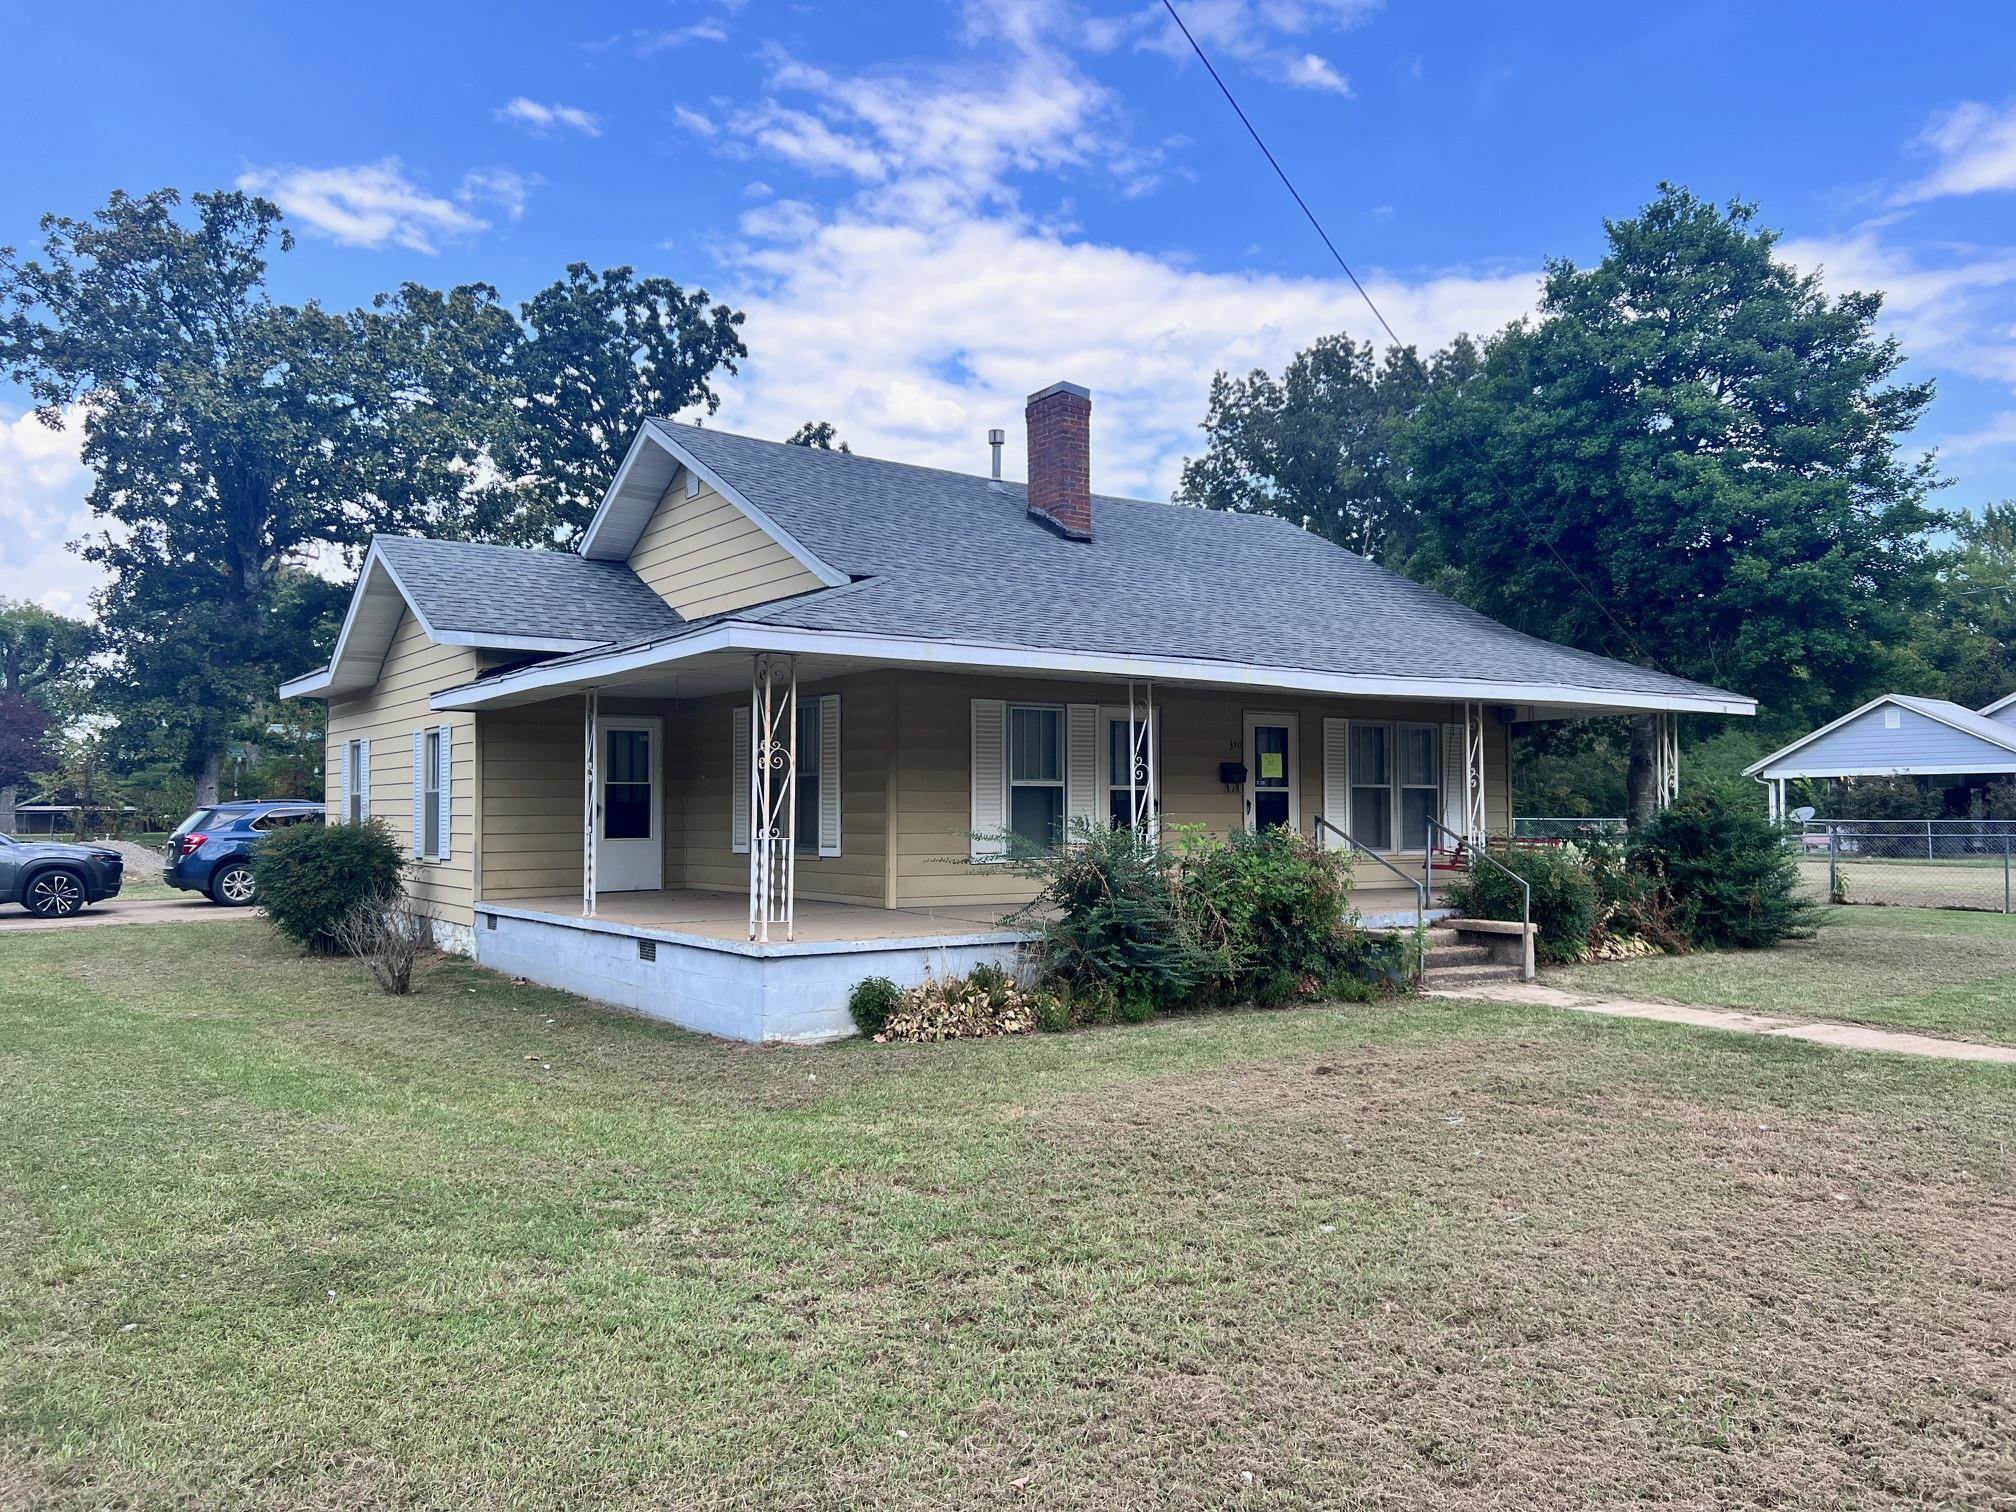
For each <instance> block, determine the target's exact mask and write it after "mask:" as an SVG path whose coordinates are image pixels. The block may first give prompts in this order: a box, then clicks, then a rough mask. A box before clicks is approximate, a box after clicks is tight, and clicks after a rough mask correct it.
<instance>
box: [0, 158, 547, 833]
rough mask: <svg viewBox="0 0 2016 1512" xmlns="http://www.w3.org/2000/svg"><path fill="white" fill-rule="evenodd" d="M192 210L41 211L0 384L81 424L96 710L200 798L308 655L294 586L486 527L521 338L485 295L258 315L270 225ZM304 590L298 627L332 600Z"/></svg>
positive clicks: (246, 201)
mask: <svg viewBox="0 0 2016 1512" xmlns="http://www.w3.org/2000/svg"><path fill="white" fill-rule="evenodd" d="M191 205H192V207H193V216H190V215H185V214H183V213H182V212H181V200H180V197H179V196H178V195H177V194H176V193H175V192H174V191H172V190H160V191H157V192H155V193H153V194H148V195H145V196H140V197H132V196H128V195H125V194H114V195H113V196H112V198H111V199H110V200H109V201H108V202H107V203H106V205H105V206H104V207H103V208H102V209H101V210H99V211H98V212H96V214H94V215H93V216H92V217H90V218H89V219H84V220H79V219H72V218H69V217H64V216H48V217H45V218H44V219H43V221H42V229H43V232H44V243H43V251H42V256H41V257H40V258H25V259H24V258H21V257H18V256H17V255H16V254H15V253H14V251H13V250H12V249H5V250H0V312H4V314H0V368H4V369H5V370H6V371H7V372H8V373H9V375H10V376H11V377H12V378H13V379H14V381H16V382H18V383H21V384H24V385H25V386H26V387H27V388H28V390H29V392H30V393H31V394H32V395H33V397H34V399H35V401H36V404H37V407H38V413H39V414H40V416H41V418H42V420H43V421H44V423H46V424H48V425H51V426H53V427H58V428H60V427H62V426H64V425H66V424H72V423H75V424H80V425H81V426H82V428H83V447H82V454H83V458H84V461H85V462H86V464H87V465H89V466H90V467H91V469H92V471H93V473H94V475H95V476H94V481H93V485H92V489H91V492H90V496H89V502H90V505H91V508H92V510H93V512H94V513H95V514H96V515H97V516H98V517H99V518H100V519H101V520H104V521H106V522H107V524H108V526H110V527H113V528H107V529H105V530H102V531H100V532H98V533H97V534H95V535H93V536H92V537H91V538H90V539H89V540H88V541H87V542H86V543H85V544H84V546H83V554H84V555H85V556H86V557H87V558H89V559H90V560H92V561H94V562H97V563H99V564H100V565H102V566H104V567H105V568H107V569H108V570H109V571H110V573H111V574H112V581H111V584H110V586H109V587H108V588H107V589H106V590H105V591H104V593H103V594H102V596H101V601H100V604H99V609H100V616H101V621H102V623H103V625H104V627H105V630H106V634H107V638H108V641H109V645H110V650H111V653H112V656H113V659H114V665H113V669H112V674H113V675H109V676H107V677H106V678H105V679H104V680H103V682H102V685H101V699H100V702H101V707H102V708H103V709H104V710H105V711H106V712H109V713H112V714H114V715H115V716H117V717H118V718H119V719H120V721H121V725H122V735H121V739H122V741H124V742H125V743H127V744H132V743H135V742H139V743H144V744H146V745H148V746H150V747H153V748H157V749H158V748H160V747H162V746H164V745H165V746H172V747H173V748H174V753H175V757H176V759H177V760H178V761H179V762H180V764H181V765H182V767H183V768H184V769H185V770H186V771H188V772H189V773H190V774H191V776H192V778H193V779H194V781H195V787H196V797H197V800H198V801H199V802H210V801H214V799H215V798H216V794H217V780H218V773H219V769H220V765H221V760H222V753H223V751H224V747H225V744H226V741H227V740H228V739H229V738H230V736H231V735H232V734H233V733H234V732H236V731H238V730H239V729H240V728H241V727H242V726H243V724H244V721H245V718H246V716H247V714H248V712H249V711H250V709H251V708H252V707H253V706H254V704H255V703H256V702H257V701H258V700H259V699H260V698H262V697H263V696H265V694H266V693H267V692H268V691H269V690H270V688H271V686H272V684H273V683H274V682H275V681H276V680H277V678H278V677H279V675H280V674H281V671H282V669H298V667H299V665H300V663H301V661H302V660H303V656H302V653H303V650H304V643H303V642H302V641H301V640H300V639H299V638H297V637H298V631H299V626H300V619H301V616H299V615H291V616H290V615H289V614H287V613H284V612H279V608H278V604H279V600H280V599H281V597H282V595H281V592H280V588H281V584H282V581H283V578H285V577H286V575H287V574H288V573H289V572H290V571H294V572H296V573H297V576H298V575H299V574H298V569H299V568H301V567H302V566H304V565H305V564H306V563H307V562H308V561H309V560H310V559H312V558H313V557H315V556H316V555H318V554H321V553H326V552H327V551H329V550H330V549H331V548H334V549H336V550H338V551H342V550H352V551H354V550H355V549H356V548H357V547H358V546H359V544H360V543H361V542H362V541H363V540H364V539H365V538H366V537H367V536H368V535H369V534H370V533H371V532H372V531H373V530H388V529H404V528H413V527H424V528H427V529H430V530H433V531H436V532H441V533H448V534H458V533H471V532H472V531H475V530H480V529H481V528H482V527H483V526H485V525H486V524H488V523H490V520H489V514H488V513H486V511H489V512H494V510H495V508H496V507H497V506H496V505H495V504H494V503H491V502H486V500H492V499H494V497H495V489H494V487H492V486H491V485H488V484H486V483H485V481H484V474H485V467H484V463H485V449H484V443H483V438H484V437H485V435H486V434H488V433H490V432H491V431H493V430H495V429H497V428H498V427H501V426H503V425H506V424H508V423H509V418H510V416H511V413H512V407H511V403H510V401H511V398H512V390H511V388H510V385H509V381H508V376H499V375H508V372H509V366H510V364H509V360H508V359H509V355H510V353H511V351H512V348H513V345H514V343H515V340H516V336H517V330H516V325H515V322H514V321H513V320H512V318H511V316H510V314H509V312H508V311H505V310H503V309H501V308H499V307H498V305H497V304H496V299H495V294H494V291H491V290H489V289H487V288H484V287H482V286H470V287H467V288H461V289H456V290H452V291H450V292H448V293H446V294H440V293H436V292H434V291H431V290H424V289H420V288H417V287H413V286H409V287H407V288H405V289H402V290H401V291H400V292H399V293H397V294H393V295H387V296H384V297H381V298H380V299H379V300H377V301H376V302H374V304H373V306H372V307H371V308H369V309H365V310H356V311H351V312H349V313H348V314H337V313H331V312H329V311H326V310H323V309H321V308H320V307H319V306H317V305H315V304H312V303H310V304H306V305H285V304H279V303H276V302H275V301H274V300H273V299H272V298H271V296H270V295H269V293H268V292H267V288H266V270H267V255H268V253H269V251H271V250H274V249H276V248H277V249H279V250H283V251H284V250H285V249H286V248H288V247H289V246H291V239H290V237H289V236H288V234H287V233H286V232H285V231H284V230H283V229H282V228H281V226H280V219H281V217H280V212H279V210H278V209H277V208H276V207H274V206H273V205H271V204H269V203H267V202H266V201H264V200H261V199H257V198H255V197H252V196H249V195H245V194H238V193H222V194H199V195H196V196H194V197H193V199H192V201H191ZM468 501H474V502H473V503H469V502H468ZM465 504H466V505H467V508H466V509H465ZM316 582H317V583H319V582H320V580H319V579H317V580H316ZM306 596H307V597H309V598H311V599H317V598H319V600H320V604H319V609H318V608H311V611H310V613H309V614H308V616H307V617H308V618H309V619H310V620H314V619H316V618H317V617H318V612H320V611H326V609H327V608H328V606H329V604H330V602H332V601H333V600H334V599H336V598H338V597H340V590H339V589H336V588H334V587H333V586H330V585H326V584H325V585H322V587H321V588H320V589H315V588H310V589H307V590H306ZM321 617H326V614H322V616H321Z"/></svg>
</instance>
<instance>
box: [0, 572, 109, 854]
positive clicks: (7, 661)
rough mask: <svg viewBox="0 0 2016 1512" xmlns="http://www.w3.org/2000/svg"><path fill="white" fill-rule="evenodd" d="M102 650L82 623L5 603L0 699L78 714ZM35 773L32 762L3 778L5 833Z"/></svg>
mask: <svg viewBox="0 0 2016 1512" xmlns="http://www.w3.org/2000/svg"><path fill="white" fill-rule="evenodd" d="M97 648H98V632H97V631H96V630H95V629H94V628H93V627H92V626H90V625H87V624H85V623H84V622H83V621H82V620H74V619H70V618H68V617H66V616H64V615H61V614H56V613H53V612H51V611H50V610H47V609H44V608H42V607H41V606H40V605H37V604H19V603H13V602H10V601H9V600H6V599H0V698H5V699H13V698H24V699H29V700H32V701H33V702H34V703H36V704H38V705H40V706H41V708H42V709H43V710H44V711H45V715H60V714H64V713H75V712H79V710H78V707H77V705H78V694H79V692H80V690H81V689H82V688H83V687H84V686H86V685H87V684H88V682H89V665H90V658H91V656H92V653H93V652H95V651H96V650H97ZM22 719H25V716H20V717H19V718H18V719H17V721H16V724H17V726H18V725H19V724H20V721H21V720H22ZM43 723H44V725H45V727H46V726H47V724H48V723H49V720H48V719H47V718H46V717H45V719H44V721H43ZM0 765H5V763H4V762H0ZM34 770H36V767H35V765H34V764H33V763H28V764H25V765H24V764H21V763H16V764H15V765H14V766H13V767H12V768H10V773H11V775H10V774H9V773H0V834H8V833H11V832H12V830H13V828H14V805H15V803H16V802H17V801H18V799H19V797H20V788H21V784H22V782H23V781H24V779H25V777H26V774H27V773H29V772H31V771H34Z"/></svg>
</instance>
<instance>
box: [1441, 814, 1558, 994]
mask: <svg viewBox="0 0 2016 1512" xmlns="http://www.w3.org/2000/svg"><path fill="white" fill-rule="evenodd" d="M1421 817H1422V819H1423V820H1424V821H1425V822H1426V823H1427V825H1428V831H1429V833H1428V840H1429V843H1428V845H1427V846H1426V847H1425V849H1426V852H1427V854H1426V857H1425V858H1424V859H1423V861H1422V863H1421V870H1422V872H1423V873H1424V875H1426V876H1428V877H1431V878H1432V877H1433V875H1434V871H1435V845H1434V841H1435V837H1436V836H1437V835H1446V836H1447V837H1448V838H1449V839H1451V840H1454V841H1455V842H1456V846H1455V849H1456V851H1457V852H1458V853H1460V852H1462V851H1463V850H1464V849H1466V848H1467V849H1468V850H1469V852H1470V869H1471V870H1472V871H1475V870H1476V869H1477V863H1478V862H1479V861H1482V862H1483V863H1484V864H1485V865H1486V866H1489V867H1493V868H1495V869H1496V870H1498V871H1501V872H1503V873H1504V874H1505V875H1506V876H1508V877H1510V878H1511V879H1512V880H1513V881H1514V882H1517V883H1518V884H1519V891H1520V892H1521V893H1522V894H1524V896H1525V902H1524V903H1523V904H1521V905H1520V918H1519V922H1520V925H1521V926H1522V928H1523V929H1524V933H1523V934H1522V935H1521V936H1520V940H1519V980H1520V981H1522V982H1530V981H1532V980H1533V978H1532V975H1531V974H1530V973H1529V972H1528V971H1527V969H1526V961H1527V947H1528V945H1529V944H1530V942H1531V940H1532V937H1533V884H1532V883H1531V882H1528V881H1527V880H1526V879H1525V878H1524V877H1522V876H1520V875H1519V873H1517V872H1515V871H1514V870H1512V868H1511V867H1509V866H1507V865H1506V864H1505V863H1504V862H1502V861H1499V860H1497V859H1495V858H1494V857H1493V856H1492V855H1491V853H1490V852H1489V851H1488V850H1486V849H1485V848H1484V847H1483V846H1482V845H1481V844H1479V845H1471V844H1470V843H1469V842H1468V841H1467V840H1465V839H1464V838H1463V836H1461V835H1459V834H1457V833H1456V832H1455V831H1454V830H1452V829H1451V828H1449V826H1448V825H1446V824H1444V823H1443V822H1442V821H1441V820H1439V819H1437V818H1435V817H1434V816H1433V815H1431V814H1423V815H1422V816H1421Z"/></svg>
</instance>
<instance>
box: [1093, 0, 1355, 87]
mask: <svg viewBox="0 0 2016 1512" xmlns="http://www.w3.org/2000/svg"><path fill="white" fill-rule="evenodd" d="M1179 9H1180V10H1181V12H1182V16H1183V26H1184V27H1187V28H1188V30H1189V32H1190V36H1191V37H1194V38H1196V40H1197V45H1198V46H1199V47H1201V48H1203V49H1204V51H1205V52H1206V53H1208V54H1209V55H1210V56H1211V58H1212V60H1213V61H1214V62H1217V63H1220V64H1221V65H1222V64H1223V63H1225V62H1227V61H1230V62H1233V63H1238V64H1240V65H1243V66H1244V67H1246V68H1249V69H1251V70H1252V71H1253V72H1255V73H1258V74H1260V75H1261V76H1263V77H1265V78H1269V79H1273V80H1275V81H1276V82H1278V83H1282V84H1289V85H1293V86H1295V87H1296V88H1299V89H1323V90H1329V91H1332V92H1334V93H1337V94H1344V95H1348V94H1350V92H1351V84H1350V81H1349V80H1348V79H1346V78H1345V77H1344V76H1343V75H1342V74H1341V73H1339V72H1338V71H1337V70H1336V68H1335V67H1333V66H1332V64H1331V63H1330V61H1329V59H1327V58H1325V57H1323V56H1321V55H1320V54H1318V53H1314V52H1311V51H1309V50H1308V48H1307V47H1306V46H1303V45H1301V44H1302V43H1303V42H1304V41H1305V39H1307V38H1309V37H1311V36H1316V35H1320V34H1325V33H1328V34H1332V35H1334V34H1336V33H1340V32H1345V31H1349V30H1350V29H1351V28H1352V27H1354V26H1356V25H1357V24H1358V23H1359V22H1361V21H1363V20H1364V19H1365V18H1366V17H1367V16H1370V15H1372V14H1374V13H1375V12H1377V11H1378V10H1379V9H1380V5H1379V3H1378V0H1187V3H1185V4H1183V5H1181V6H1180V7H1179ZM1088 35H1089V36H1090V39H1091V41H1092V44H1093V45H1094V46H1106V47H1111V46H1116V45H1118V44H1119V42H1121V41H1122V40H1124V39H1125V38H1127V37H1129V36H1131V37H1132V38H1133V39H1134V46H1135V47H1136V48H1139V49H1143V50H1146V51H1149V52H1159V53H1163V54H1166V55H1167V56H1169V57H1171V58H1174V59H1176V60H1177V61H1178V62H1181V63H1185V64H1187V63H1189V62H1190V61H1191V59H1192V57H1193V54H1192V52H1191V49H1190V43H1189V41H1188V40H1187V39H1186V38H1185V37H1184V35H1183V29H1182V28H1179V27H1178V26H1177V24H1176V23H1175V22H1174V21H1173V20H1171V19H1170V17H1169V12H1168V11H1167V10H1165V9H1164V8H1163V7H1162V6H1161V5H1160V4H1159V3H1157V4H1152V5H1147V6H1144V7H1142V8H1141V9H1140V10H1138V11H1136V12H1134V13H1133V14H1132V15H1131V16H1128V17H1125V18H1122V19H1121V20H1120V21H1119V22H1117V23H1107V24H1105V25H1103V26H1098V27H1095V28H1094V29H1093V30H1092V31H1091V32H1090V33H1089V34H1088Z"/></svg>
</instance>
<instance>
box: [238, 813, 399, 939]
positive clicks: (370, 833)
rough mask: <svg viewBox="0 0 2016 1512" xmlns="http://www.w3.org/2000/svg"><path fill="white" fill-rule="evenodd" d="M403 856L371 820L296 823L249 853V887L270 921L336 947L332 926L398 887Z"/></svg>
mask: <svg viewBox="0 0 2016 1512" xmlns="http://www.w3.org/2000/svg"><path fill="white" fill-rule="evenodd" d="M404 867H405V855H404V853H403V852H402V851H401V850H400V848H399V842H398V841H396V840H394V839H393V838H392V832H391V831H390V830H388V829H386V828H385V826H384V825H383V824H382V823H380V822H378V821H377V820H373V821H372V822H370V823H369V824H296V825H292V826H290V827H288V828H286V829H279V830H275V831H273V833H272V834H270V835H268V836H266V838H265V839H263V840H261V841H260V842H259V845H258V847H257V848H256V849H255V850H254V851H253V852H252V877H253V885H254V887H255V888H256V889H257V895H258V899H259V903H260V905H261V906H262V907H263V908H264V909H265V910H266V917H267V918H269V919H271V920H272V921H273V927H274V928H275V929H277V930H279V931H280V933H281V934H283V935H285V936H286V937H287V938H288V939H290V940H292V941H294V943H295V944H297V945H301V946H303V947H305V948H306V949H309V950H312V951H314V952H316V953H317V954H320V955H333V954H336V953H337V952H338V951H340V950H341V949H342V942H341V941H340V939H339V938H338V935H337V931H338V929H339V928H340V927H341V925H342V923H343V920H344V919H346V918H347V917H349V916H350V915H351V914H353V913H355V912H356V911H357V910H358V909H359V908H360V907H362V906H364V905H366V904H371V903H382V902H383V901H384V900H386V899H389V898H392V897H394V896H396V895H397V894H398V892H399V878H400V873H401V871H402V870H403V869H404Z"/></svg>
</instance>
